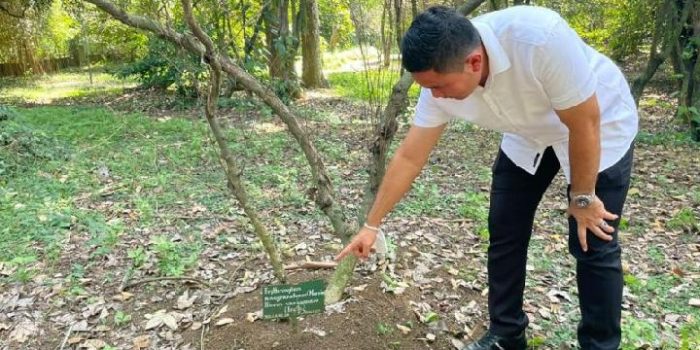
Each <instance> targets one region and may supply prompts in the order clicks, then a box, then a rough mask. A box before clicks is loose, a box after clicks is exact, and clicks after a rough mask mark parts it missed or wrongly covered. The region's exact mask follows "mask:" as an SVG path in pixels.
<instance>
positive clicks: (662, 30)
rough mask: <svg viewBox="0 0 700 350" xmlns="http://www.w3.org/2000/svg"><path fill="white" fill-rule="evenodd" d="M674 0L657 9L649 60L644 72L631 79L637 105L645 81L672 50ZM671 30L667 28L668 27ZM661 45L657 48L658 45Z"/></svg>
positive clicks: (674, 36) (673, 42)
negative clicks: (659, 9)
mask: <svg viewBox="0 0 700 350" xmlns="http://www.w3.org/2000/svg"><path fill="white" fill-rule="evenodd" d="M673 1H674V0H666V2H665V3H664V6H663V7H662V8H661V11H659V14H658V15H657V18H656V22H655V30H654V37H653V38H652V43H651V50H650V51H649V61H648V63H647V66H646V68H645V69H644V72H643V73H642V74H641V75H639V76H638V77H637V78H635V79H634V80H633V81H632V89H631V90H632V97H634V101H635V103H636V104H637V105H639V100H640V98H641V97H642V94H643V92H644V88H645V87H646V85H647V83H649V81H650V80H651V78H653V77H654V74H656V71H657V70H658V69H659V66H661V64H662V63H663V62H664V61H665V60H666V58H667V57H668V56H669V55H670V53H671V52H672V51H673V48H674V45H675V41H676V40H677V38H678V33H675V28H673V22H674V21H673V20H672V18H673V16H675V15H676V13H675V11H676V10H675V5H674V2H673ZM669 27H671V28H673V30H669V29H670V28H669ZM659 45H660V46H661V49H660V50H659V49H658V47H659Z"/></svg>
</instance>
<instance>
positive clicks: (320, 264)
mask: <svg viewBox="0 0 700 350" xmlns="http://www.w3.org/2000/svg"><path fill="white" fill-rule="evenodd" d="M336 266H338V263H337V262H335V261H305V262H303V263H294V264H289V265H285V266H284V269H285V270H296V269H332V268H335V267H336Z"/></svg>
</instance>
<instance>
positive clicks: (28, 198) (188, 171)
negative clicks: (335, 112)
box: [0, 107, 347, 280]
mask: <svg viewBox="0 0 700 350" xmlns="http://www.w3.org/2000/svg"><path fill="white" fill-rule="evenodd" d="M14 115H15V116H13V117H12V118H10V119H9V120H5V121H0V128H1V129H0V135H5V136H4V137H5V138H6V139H7V142H6V143H2V142H0V156H2V157H0V158H2V159H3V160H6V159H12V162H11V166H9V165H8V166H5V167H4V169H5V170H4V173H1V175H2V176H0V237H1V238H0V262H10V264H11V265H12V266H13V267H15V268H16V269H17V273H16V276H15V279H16V280H28V279H30V278H31V277H32V275H33V273H34V271H33V270H32V266H34V265H35V263H36V262H38V261H45V262H48V263H49V264H56V263H58V262H59V261H60V260H61V258H62V256H63V253H64V247H65V245H66V244H67V242H66V239H67V237H68V236H69V234H72V235H73V237H85V238H86V244H87V245H88V247H90V258H91V259H97V258H99V257H101V256H105V255H108V254H110V253H112V252H114V251H116V250H117V249H118V248H119V244H120V243H121V242H123V241H124V240H126V239H129V238H130V237H131V236H132V235H133V234H134V232H140V231H142V230H144V229H149V230H150V231H152V232H179V234H180V236H182V241H171V240H170V238H171V237H170V236H169V234H166V235H162V236H158V237H157V238H154V239H152V240H151V242H150V244H149V245H147V246H145V247H144V248H143V251H137V250H134V251H130V252H129V253H130V257H132V256H133V257H132V259H133V260H134V261H135V262H136V261H139V264H135V265H142V264H143V263H144V262H143V260H144V259H149V258H150V259H153V260H154V261H155V263H156V266H157V268H158V270H159V271H160V273H161V274H163V275H178V274H182V273H183V272H184V271H186V270H187V269H188V268H191V267H193V266H195V265H196V260H197V257H198V254H199V252H200V251H201V249H202V241H201V237H199V234H200V231H201V230H199V229H196V228H195V227H194V225H191V224H190V223H189V222H185V221H183V220H182V219H179V217H180V216H191V214H190V213H191V212H192V211H193V210H194V209H193V208H197V207H202V208H204V209H203V210H204V211H205V213H204V214H202V216H203V217H204V218H203V219H202V220H205V218H207V217H241V214H240V212H239V211H238V209H237V205H236V203H235V201H234V200H233V199H232V198H231V196H230V194H229V190H228V189H227V188H226V182H225V179H224V175H223V171H222V169H221V167H220V163H219V162H218V160H217V153H218V149H215V147H214V146H213V145H212V142H211V140H210V138H209V135H208V133H209V131H208V127H207V126H206V124H205V123H204V122H202V121H192V120H188V119H181V118H173V119H169V120H166V121H157V120H155V119H152V118H148V117H146V116H143V115H140V114H116V113H114V112H111V111H108V110H104V109H95V108H79V107H75V108H72V107H37V108H31V109H21V108H20V109H16V112H15V113H14ZM8 130H9V131H10V132H8ZM227 137H228V139H229V141H230V148H231V149H232V151H233V152H234V154H236V155H238V156H239V159H238V160H239V162H240V163H241V166H242V168H243V169H245V171H244V174H243V177H244V181H245V183H246V184H247V185H248V186H247V189H248V191H249V195H250V197H251V198H250V199H251V203H254V205H256V207H257V208H258V209H260V210H267V209H273V208H275V209H277V210H280V216H281V217H287V216H289V215H295V214H294V209H295V208H301V207H307V206H308V203H309V201H310V200H309V198H308V195H307V194H306V188H305V187H304V186H303V184H302V183H301V182H300V180H301V179H310V173H309V170H308V168H307V167H305V166H304V161H303V156H302V155H301V153H300V151H299V149H298V146H297V145H296V144H295V142H294V141H293V140H292V139H291V137H290V136H289V135H288V133H287V132H286V131H285V130H284V129H283V128H279V127H271V126H270V127H263V125H262V124H260V125H257V126H256V127H250V128H247V129H240V128H237V129H230V130H228V134H227ZM17 139H20V140H21V142H20V143H21V144H22V145H23V148H17V147H16V145H17V142H13V141H16V140H17ZM0 140H2V138H1V137H0ZM10 145H11V147H10ZM318 145H319V148H320V149H321V150H324V151H326V152H328V153H330V154H333V155H334V157H338V158H341V159H342V158H344V157H347V151H346V149H345V148H344V147H343V145H342V144H336V143H332V142H320V143H319V144H318ZM18 150H19V151H22V152H17V151H18ZM8 164H9V163H8ZM300 164H301V165H300ZM1 166H2V164H0V170H2V169H3V168H2V167H1ZM329 170H330V172H331V176H332V177H334V178H340V177H341V175H342V172H341V169H340V168H338V167H332V168H330V169H329ZM105 203H106V204H105ZM287 209H291V210H287ZM304 215H306V216H307V217H308V215H309V213H305V214H304ZM311 215H312V216H313V215H320V214H319V213H316V212H312V213H311ZM134 248H135V247H134ZM136 267H137V268H138V266H136Z"/></svg>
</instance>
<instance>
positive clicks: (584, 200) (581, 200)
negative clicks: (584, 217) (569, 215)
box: [574, 196, 591, 208]
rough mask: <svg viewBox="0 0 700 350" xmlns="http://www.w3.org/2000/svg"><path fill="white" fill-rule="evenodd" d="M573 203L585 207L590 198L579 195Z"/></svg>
mask: <svg viewBox="0 0 700 350" xmlns="http://www.w3.org/2000/svg"><path fill="white" fill-rule="evenodd" d="M574 203H576V206H577V207H579V208H585V207H587V206H589V205H590V204H591V199H590V198H588V197H585V196H579V197H576V198H575V199H574Z"/></svg>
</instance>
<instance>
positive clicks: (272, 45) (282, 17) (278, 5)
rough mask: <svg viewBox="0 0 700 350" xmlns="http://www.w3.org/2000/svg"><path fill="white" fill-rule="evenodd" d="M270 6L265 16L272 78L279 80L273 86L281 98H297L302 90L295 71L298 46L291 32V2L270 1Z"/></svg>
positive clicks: (287, 0) (282, 0) (269, 68)
mask: <svg viewBox="0 0 700 350" xmlns="http://www.w3.org/2000/svg"><path fill="white" fill-rule="evenodd" d="M269 4H270V6H269V7H267V9H266V12H265V14H264V16H265V24H266V27H265V34H266V43H267V48H268V51H269V52H270V54H269V56H268V70H269V73H270V77H271V78H273V79H278V80H279V82H278V83H276V84H273V85H274V87H275V88H276V90H277V94H278V95H279V96H282V97H285V96H287V97H292V98H297V97H299V96H300V94H301V89H300V87H299V81H298V78H297V75H296V71H295V69H294V56H295V53H296V49H297V44H296V43H295V39H294V36H292V35H291V33H290V32H289V0H270V3H269Z"/></svg>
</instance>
